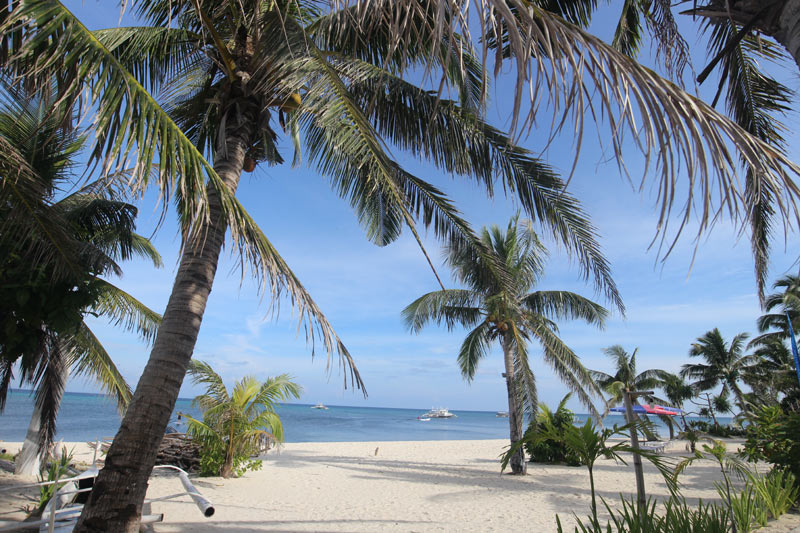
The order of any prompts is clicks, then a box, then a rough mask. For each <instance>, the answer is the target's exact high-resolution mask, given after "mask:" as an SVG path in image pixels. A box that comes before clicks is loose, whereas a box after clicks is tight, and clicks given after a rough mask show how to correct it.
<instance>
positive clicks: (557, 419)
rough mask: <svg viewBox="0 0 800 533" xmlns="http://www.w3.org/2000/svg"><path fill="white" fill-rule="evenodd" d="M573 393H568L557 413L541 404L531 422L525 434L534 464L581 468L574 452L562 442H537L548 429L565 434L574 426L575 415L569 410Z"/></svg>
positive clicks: (527, 447)
mask: <svg viewBox="0 0 800 533" xmlns="http://www.w3.org/2000/svg"><path fill="white" fill-rule="evenodd" d="M571 396H572V394H571V393H568V394H567V395H566V396H564V398H563V399H562V400H561V402H560V403H559V404H558V407H557V408H556V410H555V411H553V410H551V409H550V408H549V407H547V406H546V405H545V404H543V403H542V404H539V413H538V414H537V415H536V418H534V419H533V420H531V423H530V424H529V425H528V429H527V431H526V432H525V439H526V441H527V442H526V443H525V451H527V452H528V455H529V456H530V458H531V462H532V463H566V464H567V465H569V466H580V465H581V464H582V463H581V462H580V459H579V458H578V456H577V455H575V454H574V453H573V452H572V450H570V449H569V448H567V446H566V445H565V444H564V443H563V442H560V441H556V440H551V439H545V440H535V437H536V435H538V434H539V433H542V432H545V431H547V430H548V428H551V427H552V428H554V429H555V430H556V431H558V432H562V433H563V432H564V431H565V430H566V429H567V428H568V427H571V426H572V420H573V419H574V418H575V413H573V412H572V410H570V409H567V402H568V401H569V399H570V397H571Z"/></svg>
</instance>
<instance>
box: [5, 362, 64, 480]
mask: <svg viewBox="0 0 800 533" xmlns="http://www.w3.org/2000/svg"><path fill="white" fill-rule="evenodd" d="M55 368H58V370H57V371H59V372H60V373H61V378H60V379H61V382H62V383H65V384H66V382H67V379H69V366H68V365H59V366H56V367H55ZM61 390H62V391H63V389H61ZM61 398H62V396H61V394H57V395H56V396H55V397H54V398H53V400H54V402H56V406H55V412H56V413H57V412H58V410H59V407H60V405H61ZM41 427H42V410H41V409H40V408H39V406H38V405H36V404H35V403H34V407H33V414H32V415H31V422H30V424H28V432H27V433H26V434H25V441H24V442H23V443H22V449H21V450H20V451H19V455H18V456H17V459H16V460H15V461H14V474H16V475H18V476H28V477H33V476H36V475H38V474H39V473H40V472H41V470H42V466H43V465H42V459H46V458H47V454H48V451H49V450H50V445H51V444H52V442H42V438H41V434H40V432H39V430H40V429H41Z"/></svg>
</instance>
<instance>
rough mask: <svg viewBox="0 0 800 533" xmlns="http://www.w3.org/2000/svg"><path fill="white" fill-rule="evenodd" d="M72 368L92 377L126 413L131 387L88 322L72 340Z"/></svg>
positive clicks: (78, 373)
mask: <svg viewBox="0 0 800 533" xmlns="http://www.w3.org/2000/svg"><path fill="white" fill-rule="evenodd" d="M71 349H72V352H73V353H72V354H71V359H72V365H71V366H72V368H74V371H75V374H76V375H84V376H88V377H91V378H92V379H94V380H95V381H96V382H98V383H99V384H100V386H101V387H102V389H103V390H104V391H105V392H106V394H108V395H109V396H111V397H112V398H114V399H115V400H116V402H117V410H118V411H119V412H120V413H124V412H125V409H126V408H127V407H128V403H129V402H130V400H131V396H132V393H131V388H130V386H129V385H128V383H127V382H126V381H125V378H124V377H123V376H122V374H121V373H120V371H119V370H118V369H117V366H116V365H115V364H114V361H113V360H112V359H111V356H110V355H109V354H108V352H107V351H106V349H105V348H104V347H103V345H102V344H101V343H100V340H99V339H98V338H97V337H96V336H95V335H94V333H93V332H92V330H91V329H89V327H88V326H87V325H86V323H83V324H81V328H80V329H79V330H78V333H77V334H76V335H75V336H74V338H73V339H72V342H71Z"/></svg>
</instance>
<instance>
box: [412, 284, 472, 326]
mask: <svg viewBox="0 0 800 533" xmlns="http://www.w3.org/2000/svg"><path fill="white" fill-rule="evenodd" d="M480 301H481V299H480V296H479V295H477V294H476V293H475V292H474V291H470V290H463V289H448V290H443V291H436V292H429V293H428V294H424V295H422V296H420V297H419V298H417V299H416V300H414V301H413V302H412V303H411V304H409V305H408V306H407V307H406V308H405V309H403V322H405V324H406V327H407V328H408V329H410V330H411V331H413V332H415V333H419V332H420V331H421V330H422V328H423V327H424V326H425V325H426V324H427V323H429V322H435V323H436V324H442V323H444V324H445V325H446V326H447V329H448V330H452V329H453V328H454V327H455V326H456V325H460V326H464V327H472V326H474V325H475V324H476V323H477V322H478V320H480V318H481V316H482V311H481V309H480V307H479V305H480Z"/></svg>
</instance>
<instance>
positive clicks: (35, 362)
mask: <svg viewBox="0 0 800 533" xmlns="http://www.w3.org/2000/svg"><path fill="white" fill-rule="evenodd" d="M25 96H26V95H23V94H20V93H18V92H16V91H14V90H13V89H11V88H9V87H3V88H2V89H0V139H2V142H3V145H4V146H5V147H6V149H7V150H9V151H10V152H12V153H13V154H14V157H16V158H18V159H19V160H20V161H22V162H24V164H25V165H26V168H27V169H29V170H30V172H31V177H32V178H34V179H35V184H36V187H33V188H32V189H31V190H32V191H33V190H35V191H38V193H39V194H38V196H27V197H26V198H25V202H24V203H25V204H26V205H27V209H28V210H29V211H30V212H35V216H36V217H38V218H40V220H41V221H42V224H41V226H40V227H39V230H40V231H38V232H26V231H25V229H24V228H22V229H21V228H13V227H12V226H11V225H10V224H9V220H8V218H9V216H11V215H12V213H13V210H14V208H15V206H14V205H13V202H12V203H5V204H4V205H3V206H2V207H0V226H2V227H3V228H6V229H7V230H8V231H3V232H2V233H0V250H2V251H3V252H4V253H2V254H0V258H1V259H0V271H2V273H3V280H4V283H3V288H2V294H1V295H0V300H1V301H2V304H0V316H2V319H3V323H4V326H5V329H4V330H5V331H13V332H16V333H17V334H16V335H5V336H4V338H3V340H2V341H0V410H2V408H3V407H4V404H5V400H6V396H7V393H8V388H9V385H10V382H11V380H12V379H13V369H14V365H15V363H19V371H20V379H21V381H22V383H25V384H30V385H33V386H34V387H35V390H36V392H35V398H36V401H35V409H34V412H33V415H32V417H31V423H30V426H29V428H28V434H27V435H26V438H25V442H24V444H23V447H22V450H21V452H20V455H19V457H18V458H17V461H16V473H18V474H25V475H33V474H35V473H37V472H38V465H39V459H40V457H41V456H43V455H44V454H46V452H47V450H48V449H49V445H50V443H51V442H52V440H53V436H54V434H55V431H56V417H57V414H58V410H59V406H60V403H61V397H62V394H63V391H64V386H65V384H66V381H67V377H68V375H69V372H70V370H72V371H73V372H75V373H77V374H79V375H81V374H83V375H87V376H89V377H91V378H93V379H95V380H96V381H97V382H98V383H99V384H100V385H101V387H102V388H103V389H104V390H105V391H106V392H107V393H108V394H110V395H111V396H113V397H114V398H115V399H116V401H117V405H118V407H119V409H120V411H121V412H124V409H125V407H126V406H127V404H128V402H129V400H130V396H131V391H130V388H129V387H128V384H127V383H126V382H125V380H124V378H123V377H122V375H121V374H120V373H119V371H118V369H117V368H116V366H115V365H114V362H113V361H112V360H111V357H110V356H109V354H108V353H107V351H106V350H105V348H104V347H103V346H102V344H101V343H100V341H99V340H98V338H97V337H96V336H95V335H94V333H93V332H92V330H91V329H90V328H89V326H88V325H87V324H86V323H85V322H84V320H83V319H84V317H85V316H87V315H92V316H97V317H105V318H108V319H109V320H111V321H112V322H114V323H116V324H117V325H121V326H122V327H124V328H125V329H127V330H132V331H136V332H138V333H139V334H140V336H141V337H143V338H144V339H145V340H148V339H149V340H152V338H153V337H154V336H155V331H156V329H157V327H158V322H159V320H160V318H161V317H160V316H159V315H158V314H157V313H155V312H153V311H152V310H150V309H148V308H147V307H146V306H145V305H143V304H142V303H141V302H139V301H138V300H136V299H135V298H134V297H132V296H131V295H130V294H128V293H126V292H125V291H123V290H121V289H119V288H118V287H116V286H114V285H113V284H111V283H110V282H108V281H107V280H105V279H103V277H101V276H107V275H109V274H120V273H121V270H120V267H119V265H118V264H117V261H118V260H120V259H128V258H131V257H133V256H135V255H139V256H142V257H145V258H148V259H150V260H152V261H153V263H154V264H155V265H156V266H160V264H161V258H160V256H159V254H158V252H156V250H155V249H154V248H153V246H152V245H151V244H150V242H149V241H148V240H147V239H145V238H143V237H141V236H139V235H137V234H136V233H134V227H135V216H136V208H135V207H133V206H132V205H130V204H126V203H124V202H122V201H119V200H117V199H115V198H114V197H113V194H109V193H110V192H113V191H108V190H105V189H104V187H103V183H102V182H95V183H91V184H89V185H87V186H85V187H83V188H81V189H79V190H78V191H77V192H74V193H72V194H68V195H66V196H63V197H60V196H62V194H60V191H61V189H63V188H66V187H69V186H70V185H71V184H74V183H76V182H77V181H78V177H77V176H75V175H73V171H74V168H75V167H76V166H77V165H76V161H75V159H76V157H77V155H78V153H79V152H80V150H81V148H82V146H83V145H84V144H85V141H86V136H85V135H84V134H81V133H80V132H79V131H77V130H75V129H73V128H72V127H71V125H67V126H65V124H64V123H63V121H62V119H61V117H59V116H57V115H56V114H52V113H51V108H52V100H51V99H49V98H47V97H43V98H26V97H25ZM46 96H47V95H46ZM70 118H71V117H70ZM0 172H2V175H1V176H0V177H2V179H3V181H4V185H6V184H7V183H8V180H10V179H12V178H11V176H10V172H11V169H9V168H2V171H0ZM59 197H60V198H59ZM56 225H58V227H56ZM15 229H16V231H14V230H15ZM48 234H49V237H47V236H45V235H48ZM56 237H57V239H56V241H55V242H54V243H52V242H51V243H49V244H54V245H55V246H57V247H58V248H59V249H60V250H62V251H63V252H62V253H60V254H59V253H57V254H55V256H51V257H50V259H51V260H52V261H50V262H47V261H39V262H38V263H37V264H36V265H33V266H32V265H31V263H30V262H29V259H30V258H31V257H32V256H35V255H37V254H38V253H40V251H41V250H46V248H47V246H46V245H43V243H42V241H48V240H50V239H54V238H56ZM44 244H48V243H44ZM63 259H68V260H69V263H70V265H69V268H68V270H69V272H67V273H63V274H61V275H58V276H56V279H58V280H59V281H58V282H57V283H54V282H53V273H54V271H56V270H58V269H59V268H60V265H59V264H58V261H59V260H63ZM64 276H66V277H64ZM8 325H12V326H13V327H12V328H8Z"/></svg>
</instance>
